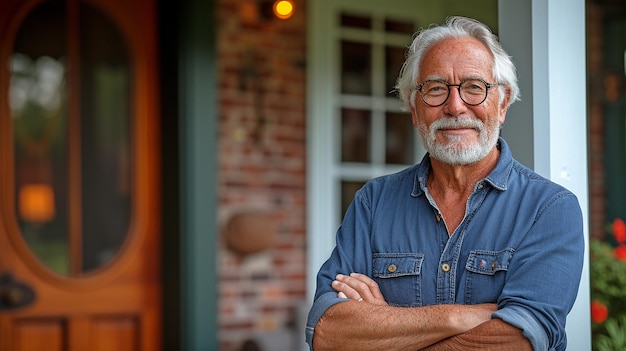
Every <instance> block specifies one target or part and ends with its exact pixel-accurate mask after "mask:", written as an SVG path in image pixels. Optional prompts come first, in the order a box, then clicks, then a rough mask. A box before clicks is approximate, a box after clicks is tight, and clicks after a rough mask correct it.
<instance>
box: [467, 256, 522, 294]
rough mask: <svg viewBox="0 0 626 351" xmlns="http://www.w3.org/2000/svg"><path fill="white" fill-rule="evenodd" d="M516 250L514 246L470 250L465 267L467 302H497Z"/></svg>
mask: <svg viewBox="0 0 626 351" xmlns="http://www.w3.org/2000/svg"><path fill="white" fill-rule="evenodd" d="M513 253H514V250H513V249H512V248H508V249H504V250H501V251H482V250H474V251H472V252H470V254H469V256H468V258H467V263H466V264H465V269H466V271H467V272H466V273H467V279H466V282H465V303H466V304H478V303H493V302H496V301H497V299H498V297H499V296H500V293H501V292H502V288H503V287H504V282H505V278H506V271H507V270H508V268H509V263H510V262H511V258H513Z"/></svg>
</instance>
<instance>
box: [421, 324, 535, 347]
mask: <svg viewBox="0 0 626 351" xmlns="http://www.w3.org/2000/svg"><path fill="white" fill-rule="evenodd" d="M447 350H455V351H473V350H482V351H533V348H532V346H531V344H530V341H529V340H528V339H527V338H526V337H525V336H524V335H523V334H522V331H521V330H520V329H518V328H516V327H514V326H512V325H510V324H507V323H506V322H504V321H502V320H500V319H492V320H489V321H487V322H485V323H483V324H481V325H479V326H477V327H476V328H474V329H471V330H469V331H467V332H465V333H462V334H458V335H455V336H452V337H450V338H447V339H445V340H442V341H440V342H437V343H435V344H433V345H431V346H428V347H426V348H423V349H422V350H421V351H447Z"/></svg>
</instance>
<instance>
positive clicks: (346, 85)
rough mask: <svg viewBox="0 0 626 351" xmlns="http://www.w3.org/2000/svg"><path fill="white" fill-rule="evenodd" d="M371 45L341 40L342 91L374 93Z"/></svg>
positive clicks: (364, 93)
mask: <svg viewBox="0 0 626 351" xmlns="http://www.w3.org/2000/svg"><path fill="white" fill-rule="evenodd" d="M371 55H372V53H371V45H370V44H365V43H357V42H352V41H346V40H342V41H341V92H342V93H343V94H359V95H369V94H371V93H372V78H371V71H372V70H371V64H372V62H371Z"/></svg>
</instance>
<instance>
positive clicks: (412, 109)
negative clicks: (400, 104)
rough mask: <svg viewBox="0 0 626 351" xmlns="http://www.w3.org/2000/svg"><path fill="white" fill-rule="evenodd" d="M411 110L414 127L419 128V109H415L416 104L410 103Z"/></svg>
mask: <svg viewBox="0 0 626 351" xmlns="http://www.w3.org/2000/svg"><path fill="white" fill-rule="evenodd" d="M409 110H410V111H411V122H412V123H413V128H417V111H415V106H414V105H413V104H411V103H409Z"/></svg>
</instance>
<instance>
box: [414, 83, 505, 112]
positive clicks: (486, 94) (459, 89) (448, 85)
mask: <svg viewBox="0 0 626 351" xmlns="http://www.w3.org/2000/svg"><path fill="white" fill-rule="evenodd" d="M471 81H479V82H481V83H483V84H484V85H485V96H484V97H483V99H482V100H481V101H480V102H479V103H477V104H470V103H469V102H467V101H465V99H463V96H462V95H461V85H463V84H465V83H467V82H471ZM428 82H439V83H442V84H444V85H445V86H446V88H447V89H448V93H447V95H446V98H445V99H444V100H443V101H442V102H441V103H440V104H438V105H431V104H429V103H428V102H426V100H425V99H424V94H422V88H423V87H424V85H425V84H426V83H428ZM499 85H500V83H487V82H486V81H484V80H482V79H480V78H470V79H465V80H463V81H461V82H460V83H459V84H450V83H448V82H446V81H445V80H442V79H427V80H425V81H423V82H422V84H419V85H417V86H416V87H415V90H417V91H418V92H419V94H420V97H421V98H422V101H424V103H425V104H426V105H428V106H430V107H439V106H441V105H443V104H445V103H446V101H448V99H449V98H450V87H457V89H458V91H459V98H461V101H463V103H465V104H467V105H469V106H478V105H480V104H482V103H483V102H485V100H487V97H488V96H489V89H491V88H493V87H497V86H499Z"/></svg>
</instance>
